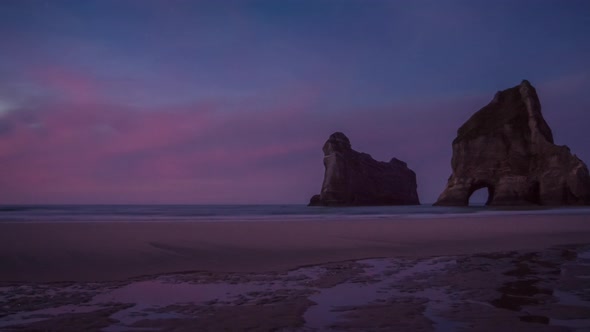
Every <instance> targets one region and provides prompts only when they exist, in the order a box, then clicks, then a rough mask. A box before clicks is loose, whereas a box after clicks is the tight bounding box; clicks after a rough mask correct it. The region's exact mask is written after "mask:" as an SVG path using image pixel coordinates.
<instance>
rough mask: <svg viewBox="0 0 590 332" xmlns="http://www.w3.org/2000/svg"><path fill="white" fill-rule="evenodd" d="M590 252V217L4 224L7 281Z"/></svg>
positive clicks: (0, 230) (0, 261) (0, 262)
mask: <svg viewBox="0 0 590 332" xmlns="http://www.w3.org/2000/svg"><path fill="white" fill-rule="evenodd" d="M585 243H590V217H589V216H587V215H529V216H526V215H518V216H510V215H507V216H498V217H494V216H462V217H456V218H445V217H441V218H419V217H415V218H403V217H402V218H386V219H376V218H374V219H367V218H363V219H356V220H355V219H353V218H346V219H344V220H338V219H337V218H333V219H330V220H288V218H283V219H282V220H272V221H268V220H267V221H247V222H244V221H239V220H236V221H223V222H85V223H60V222H44V223H0V266H2V269H1V270H0V281H3V282H8V281H16V282H29V281H37V282H49V281H108V280H120V279H125V278H130V277H137V276H142V275H153V274H162V273H173V272H180V271H214V272H266V271H284V270H289V269H294V268H297V267H300V266H306V265H314V264H322V263H328V262H337V261H345V260H353V259H364V258H373V257H429V256H444V255H465V254H475V253H482V252H495V251H508V250H525V249H530V250H534V249H542V248H546V247H550V246H555V245H563V244H585Z"/></svg>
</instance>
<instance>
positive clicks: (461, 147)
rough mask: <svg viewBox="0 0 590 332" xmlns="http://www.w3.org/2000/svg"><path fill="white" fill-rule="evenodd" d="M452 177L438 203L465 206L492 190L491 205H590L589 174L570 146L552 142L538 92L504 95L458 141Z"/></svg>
mask: <svg viewBox="0 0 590 332" xmlns="http://www.w3.org/2000/svg"><path fill="white" fill-rule="evenodd" d="M451 166H452V169H453V174H452V175H451V177H450V178H449V181H448V183H447V187H446V188H445V190H444V191H443V193H442V194H441V195H440V196H439V198H438V200H437V202H436V203H435V205H456V206H463V205H467V204H468V202H469V197H470V196H471V194H472V193H473V192H474V191H476V190H478V189H481V188H488V193H489V197H488V201H487V204H488V205H531V204H541V205H585V204H590V175H589V173H588V168H587V167H586V165H585V164H584V163H583V162H582V161H581V160H580V159H579V158H578V157H577V156H575V155H572V154H571V152H570V150H569V148H568V147H567V146H557V145H555V144H553V134H552V132H551V129H550V128H549V125H547V123H546V122H545V119H544V118H543V115H542V113H541V104H540V102H539V98H538V96H537V93H536V91H535V88H534V87H533V86H532V85H531V84H530V83H529V82H528V81H526V80H525V81H522V83H521V84H520V85H517V86H515V87H513V88H510V89H507V90H504V91H499V92H498V93H496V95H495V96H494V99H493V100H492V101H491V102H490V103H489V104H488V105H486V106H485V107H483V108H482V109H481V110H479V111H478V112H477V113H475V114H474V115H473V116H472V117H471V118H470V119H469V120H468V121H467V122H465V124H463V125H462V126H461V127H460V128H459V130H458V132H457V138H455V140H454V141H453V158H452V161H451Z"/></svg>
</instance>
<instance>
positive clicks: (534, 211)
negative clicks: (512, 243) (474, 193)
mask: <svg viewBox="0 0 590 332" xmlns="http://www.w3.org/2000/svg"><path fill="white" fill-rule="evenodd" d="M564 214H568V215H571V214H573V215H587V216H588V220H589V221H590V207H567V208H563V207H559V208H552V207H533V208H531V207H487V206H484V205H473V206H469V207H440V206H432V205H431V204H423V205H416V206H363V207H315V206H314V207H310V206H306V205H302V204H300V205H297V204H284V205H280V204H276V205H0V223H8V222H13V223H14V222H18V223H24V222H35V223H36V222H113V221H117V222H146V221H148V222H170V221H174V222H178V221H181V222H223V221H256V220H271V221H297V220H306V219H308V220H341V219H363V218H364V219H391V220H395V219H401V218H417V219H424V218H459V217H481V216H491V215H494V216H498V215H500V216H502V215H504V216H510V215H564Z"/></svg>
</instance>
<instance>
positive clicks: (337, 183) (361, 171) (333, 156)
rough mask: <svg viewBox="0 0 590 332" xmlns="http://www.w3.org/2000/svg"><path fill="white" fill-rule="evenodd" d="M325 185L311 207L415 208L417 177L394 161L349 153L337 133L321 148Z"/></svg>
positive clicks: (359, 153)
mask: <svg viewBox="0 0 590 332" xmlns="http://www.w3.org/2000/svg"><path fill="white" fill-rule="evenodd" d="M323 151H324V167H325V173H324V182H323V184H322V191H321V193H320V194H319V195H314V196H313V197H312V198H311V200H310V202H309V205H310V206H317V205H323V206H359V205H416V204H420V201H419V200H418V193H417V191H416V188H417V185H416V173H414V171H412V170H411V169H409V168H408V166H407V164H406V163H405V162H403V161H401V160H398V159H396V158H392V159H391V161H390V162H382V161H376V160H375V159H373V158H372V157H371V156H370V155H368V154H366V153H361V152H357V151H355V150H353V149H352V147H351V144H350V141H349V140H348V137H346V135H344V134H343V133H340V132H336V133H333V134H332V135H330V138H329V139H328V140H327V141H326V143H325V144H324V147H323Z"/></svg>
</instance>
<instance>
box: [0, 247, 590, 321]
mask: <svg viewBox="0 0 590 332" xmlns="http://www.w3.org/2000/svg"><path fill="white" fill-rule="evenodd" d="M589 278H590V246H572V245H568V246H556V247H551V248H546V249H543V250H539V251H508V252H495V253H482V254H474V255H462V256H439V257H432V258H423V259H415V258H376V259H365V260H357V261H346V262H339V263H329V264H321V265H316V266H310V267H303V268H299V269H295V270H291V271H288V272H270V273H212V272H192V273H182V274H167V275H159V276H150V277H142V278H132V279H128V280H122V281H111V282H100V283H96V282H90V283H85V282H62V283H19V284H12V285H5V286H0V309H2V310H0V331H60V332H64V331H66V332H67V331H72V332H74V331H76V332H77V331H97V332H98V331H101V332H120V331H176V332H184V331H186V332H189V331H212V332H217V331H244V330H247V331H260V332H263V331H305V332H312V331H317V332H322V331H383V332H386V331H424V332H430V331H432V332H450V331H477V332H484V331H486V332H487V331H490V332H491V331H530V332H533V331H534V332H541V331H542V332H558V331H564V332H567V331H589V330H590V279H589Z"/></svg>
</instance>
